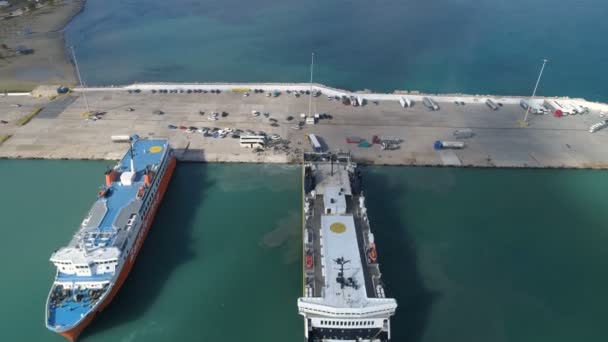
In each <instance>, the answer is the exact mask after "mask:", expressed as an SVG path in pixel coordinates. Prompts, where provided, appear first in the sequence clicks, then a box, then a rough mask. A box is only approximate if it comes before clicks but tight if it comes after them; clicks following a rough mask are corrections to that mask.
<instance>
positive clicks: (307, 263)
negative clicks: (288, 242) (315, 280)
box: [306, 255, 312, 268]
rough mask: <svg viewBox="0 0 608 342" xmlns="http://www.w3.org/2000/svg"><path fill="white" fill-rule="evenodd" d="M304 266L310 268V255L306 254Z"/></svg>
mask: <svg viewBox="0 0 608 342" xmlns="http://www.w3.org/2000/svg"><path fill="white" fill-rule="evenodd" d="M306 268H312V255H307V256H306Z"/></svg>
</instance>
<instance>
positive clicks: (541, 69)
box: [522, 59, 549, 127]
mask: <svg viewBox="0 0 608 342" xmlns="http://www.w3.org/2000/svg"><path fill="white" fill-rule="evenodd" d="M548 61H549V60H547V59H543V66H542V67H540V72H539V73H538V79H536V84H535V85H534V90H533V91H532V97H531V98H530V100H532V99H533V98H534V96H536V89H538V84H539V83H540V78H541V77H542V76H543V70H545V64H547V62H548ZM529 113H530V104H529V103H528V109H526V115H524V121H523V122H522V125H523V126H524V127H526V126H528V114H529Z"/></svg>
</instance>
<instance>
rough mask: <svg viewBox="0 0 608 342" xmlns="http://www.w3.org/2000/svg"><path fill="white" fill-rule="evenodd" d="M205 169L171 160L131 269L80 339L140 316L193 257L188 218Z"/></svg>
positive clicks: (200, 195) (205, 183)
mask: <svg viewBox="0 0 608 342" xmlns="http://www.w3.org/2000/svg"><path fill="white" fill-rule="evenodd" d="M176 152H177V153H176V154H177V155H179V152H180V151H176ZM206 172H207V167H206V166H205V165H204V164H198V163H178V164H177V167H176V168H175V172H174V174H173V177H172V179H171V183H170V184H169V188H168V189H167V192H166V194H165V197H164V199H163V202H162V203H161V204H160V207H159V209H158V212H157V213H156V218H155V220H154V222H153V224H152V227H151V228H150V232H149V233H148V236H147V238H146V241H145V242H144V244H143V246H142V249H141V251H140V253H139V256H138V258H137V260H136V261H135V265H134V266H133V269H132V270H131V273H130V274H129V276H128V278H127V280H126V281H125V283H124V284H123V286H122V288H121V289H120V291H119V292H118V294H117V295H116V297H115V298H114V300H113V302H112V303H111V304H110V305H108V307H107V308H106V309H105V310H104V311H103V312H101V313H98V315H97V317H96V318H95V320H94V321H93V323H92V324H91V326H90V327H89V328H88V329H86V330H85V331H84V332H83V335H82V337H83V338H86V337H88V336H92V335H95V334H97V333H100V332H103V331H105V330H109V329H111V328H114V327H116V326H119V325H121V324H125V323H128V322H130V321H132V320H135V319H137V318H139V317H140V316H142V315H143V314H144V313H145V312H146V310H148V308H149V307H150V306H151V305H152V304H153V303H154V301H155V300H156V299H157V298H158V297H159V296H160V295H161V293H162V292H163V286H164V285H165V282H166V281H167V280H168V279H169V278H170V277H171V274H172V272H173V271H174V270H175V269H177V268H178V267H179V266H180V265H183V264H185V263H187V262H188V261H189V260H192V259H193V258H194V256H195V251H194V250H193V248H192V246H191V244H190V241H192V230H193V227H194V225H193V220H194V216H195V213H196V211H197V208H200V206H201V203H202V202H203V201H204V199H205V196H204V194H205V189H207V188H209V187H210V186H211V184H210V180H209V179H208V178H207V177H206Z"/></svg>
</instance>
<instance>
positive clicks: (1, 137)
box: [0, 134, 11, 145]
mask: <svg viewBox="0 0 608 342" xmlns="http://www.w3.org/2000/svg"><path fill="white" fill-rule="evenodd" d="M10 137H11V136H10V135H8V134H2V135H0V145H2V143H3V142H5V141H7V140H8V139H9V138H10Z"/></svg>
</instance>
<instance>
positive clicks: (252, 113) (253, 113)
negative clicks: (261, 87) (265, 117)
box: [251, 110, 260, 116]
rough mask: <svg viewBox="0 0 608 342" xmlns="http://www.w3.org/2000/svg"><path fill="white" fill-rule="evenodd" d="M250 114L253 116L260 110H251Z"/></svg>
mask: <svg viewBox="0 0 608 342" xmlns="http://www.w3.org/2000/svg"><path fill="white" fill-rule="evenodd" d="M251 115H253V116H259V115H260V112H258V111H257V110H252V111H251Z"/></svg>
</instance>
